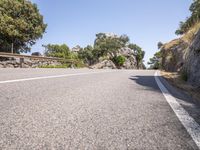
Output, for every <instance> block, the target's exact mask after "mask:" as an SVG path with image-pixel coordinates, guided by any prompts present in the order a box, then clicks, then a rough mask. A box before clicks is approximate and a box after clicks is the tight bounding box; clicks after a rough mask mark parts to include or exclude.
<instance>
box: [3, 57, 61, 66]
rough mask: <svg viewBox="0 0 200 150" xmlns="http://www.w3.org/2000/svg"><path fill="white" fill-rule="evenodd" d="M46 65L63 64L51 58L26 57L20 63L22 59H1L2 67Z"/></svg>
mask: <svg viewBox="0 0 200 150" xmlns="http://www.w3.org/2000/svg"><path fill="white" fill-rule="evenodd" d="M45 65H52V66H57V65H61V63H60V62H58V61H50V60H30V59H24V63H22V64H20V59H11V60H2V61H1V60H0V68H38V67H41V66H45Z"/></svg>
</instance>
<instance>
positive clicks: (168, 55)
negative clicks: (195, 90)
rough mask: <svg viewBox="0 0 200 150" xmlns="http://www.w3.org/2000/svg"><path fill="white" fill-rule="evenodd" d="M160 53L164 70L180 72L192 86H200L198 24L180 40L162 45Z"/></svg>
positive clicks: (199, 27) (199, 33) (199, 38)
mask: <svg viewBox="0 0 200 150" xmlns="http://www.w3.org/2000/svg"><path fill="white" fill-rule="evenodd" d="M161 53H162V59H161V61H162V62H161V65H162V68H163V69H164V70H166V71H172V72H180V73H181V74H182V76H184V78H185V80H187V81H188V82H189V83H191V84H192V85H194V86H199V85H200V23H198V24H196V25H195V26H194V27H193V28H191V30H189V31H188V32H187V33H186V34H184V35H183V36H182V37H181V38H179V39H175V40H173V41H171V42H169V43H166V44H164V45H163V46H162V48H161Z"/></svg>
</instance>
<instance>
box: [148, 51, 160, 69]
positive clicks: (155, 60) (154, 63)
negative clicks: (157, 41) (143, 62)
mask: <svg viewBox="0 0 200 150" xmlns="http://www.w3.org/2000/svg"><path fill="white" fill-rule="evenodd" d="M148 64H149V65H151V67H150V68H151V69H160V68H161V51H159V52H156V53H155V54H154V56H153V57H152V58H150V59H149V62H148Z"/></svg>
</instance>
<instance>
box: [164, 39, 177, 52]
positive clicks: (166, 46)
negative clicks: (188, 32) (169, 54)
mask: <svg viewBox="0 0 200 150" xmlns="http://www.w3.org/2000/svg"><path fill="white" fill-rule="evenodd" d="M180 43H181V40H180V39H175V40H172V41H171V42H169V43H166V44H164V45H163V47H162V48H163V49H166V50H168V49H171V48H173V47H175V46H177V45H179V44H180Z"/></svg>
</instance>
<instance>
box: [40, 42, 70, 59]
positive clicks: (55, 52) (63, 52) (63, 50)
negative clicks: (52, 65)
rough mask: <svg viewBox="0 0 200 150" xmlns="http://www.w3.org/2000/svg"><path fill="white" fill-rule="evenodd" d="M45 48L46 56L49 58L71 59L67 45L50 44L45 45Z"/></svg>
mask: <svg viewBox="0 0 200 150" xmlns="http://www.w3.org/2000/svg"><path fill="white" fill-rule="evenodd" d="M43 47H45V52H44V54H45V56H48V57H59V58H64V59H70V58H71V53H70V49H69V47H68V46H67V45H66V44H62V45H58V44H48V45H44V46H43Z"/></svg>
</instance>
